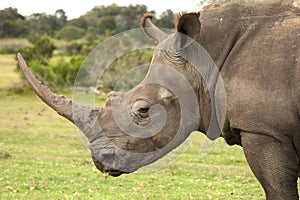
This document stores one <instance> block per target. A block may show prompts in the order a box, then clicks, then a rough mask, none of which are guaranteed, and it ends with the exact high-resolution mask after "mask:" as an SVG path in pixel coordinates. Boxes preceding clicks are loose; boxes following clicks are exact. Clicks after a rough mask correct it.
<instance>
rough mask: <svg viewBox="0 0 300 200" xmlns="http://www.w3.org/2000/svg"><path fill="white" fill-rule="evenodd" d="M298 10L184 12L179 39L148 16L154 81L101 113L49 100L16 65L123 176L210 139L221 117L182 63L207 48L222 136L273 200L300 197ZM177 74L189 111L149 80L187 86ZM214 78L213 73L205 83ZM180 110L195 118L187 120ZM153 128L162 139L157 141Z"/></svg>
mask: <svg viewBox="0 0 300 200" xmlns="http://www.w3.org/2000/svg"><path fill="white" fill-rule="evenodd" d="M299 5H300V3H299V1H292V0H274V1H271V0H257V1H241V0H230V1H227V0H226V1H225V0H219V1H215V2H214V3H212V4H211V5H209V6H207V7H205V8H204V9H202V10H201V15H200V13H188V14H183V15H182V16H181V17H180V18H179V19H178V23H177V32H175V33H173V34H166V33H165V32H164V31H162V30H161V29H159V28H158V27H156V26H155V25H154V24H153V22H152V20H151V19H152V15H149V14H147V15H145V16H144V17H143V19H142V28H143V29H144V32H145V33H146V35H148V36H149V37H151V38H152V39H154V40H155V41H156V42H157V44H158V45H157V48H156V49H155V51H154V53H153V59H152V62H151V65H150V68H149V71H148V74H147V76H146V77H145V79H144V81H142V83H140V84H139V85H138V86H136V88H134V89H133V90H130V91H129V92H124V93H120V92H113V93H111V94H110V96H109V97H108V100H107V103H106V107H103V108H95V107H91V106H87V105H80V104H76V103H74V102H72V100H71V99H68V98H65V97H63V96H59V95H57V94H55V93H53V92H52V91H51V90H49V89H48V87H46V86H45V85H43V84H41V83H40V82H39V81H38V80H37V79H36V78H35V77H34V76H33V75H32V73H31V72H30V70H29V69H28V67H27V65H26V63H25V61H24V60H23V58H22V56H21V55H20V54H19V55H18V58H19V64H20V66H21V68H22V70H23V72H24V75H25V77H26V79H27V80H28V82H29V84H30V85H31V87H32V88H33V90H34V91H35V92H36V93H37V95H38V96H39V97H40V98H41V99H42V100H43V101H44V102H45V103H46V104H48V105H49V106H50V107H51V108H53V109H54V110H55V111H57V113H58V114H60V115H62V116H64V117H65V118H67V119H68V120H70V121H71V122H73V123H74V124H75V125H76V126H77V127H79V128H80V129H81V130H82V131H83V132H84V133H85V135H86V136H87V138H88V140H89V142H90V150H91V154H92V159H93V161H94V163H95V165H96V167H97V168H98V169H99V170H100V171H102V172H108V173H109V174H110V175H112V176H119V175H121V174H122V173H131V172H133V171H135V170H137V169H138V168H140V167H142V166H145V165H148V164H150V163H153V162H154V161H156V160H158V159H159V158H161V157H163V156H164V155H166V154H167V153H168V152H170V151H171V150H172V149H174V148H176V147H177V146H178V145H180V144H181V143H182V142H183V141H184V140H185V139H186V138H187V137H188V136H189V134H190V133H191V132H192V131H195V130H198V131H201V132H203V133H207V130H208V129H209V126H210V122H211V118H212V116H214V115H213V114H214V113H213V112H215V111H214V109H212V104H213V99H212V98H211V97H212V96H211V95H210V94H209V91H208V90H207V88H208V87H209V86H208V85H207V84H206V82H205V81H204V80H207V77H203V76H202V74H201V73H199V72H198V71H197V70H195V66H194V65H193V63H190V62H189V59H186V57H189V58H191V59H192V60H203V59H206V58H205V57H203V56H201V55H200V54H198V51H195V50H194V46H195V44H198V45H201V46H202V47H203V48H204V49H205V50H206V51H207V52H208V54H209V55H210V56H211V58H212V59H213V61H214V63H215V64H216V66H217V68H218V72H219V74H220V75H221V77H222V80H223V84H224V90H225V92H226V93H225V95H226V102H225V103H226V105H225V107H226V115H225V116H223V117H224V119H223V120H222V119H221V120H217V122H222V124H219V125H220V126H219V127H220V130H219V131H220V132H221V137H223V138H224V139H225V140H226V142H227V143H228V144H229V145H234V144H237V145H240V146H242V147H243V150H244V153H245V156H246V158H247V161H248V163H249V165H250V168H251V169H252V171H253V173H254V174H255V176H256V177H257V179H258V180H259V182H260V183H261V185H262V186H263V188H264V190H265V193H266V197H267V199H272V200H273V199H298V198H299V195H298V190H297V179H298V176H299V175H300V161H299V160H300V116H299V114H300V51H299V46H300V9H299ZM200 63H201V62H200ZM200 67H201V66H200ZM208 70H210V69H208ZM173 72H174V73H173ZM176 73H179V74H181V75H182V76H183V77H184V78H185V80H186V81H187V82H188V84H189V85H190V86H191V87H192V90H193V91H194V94H196V96H195V97H187V98H186V99H184V102H185V104H189V106H187V107H186V109H182V108H183V107H182V106H183V105H182V104H181V103H180V101H181V99H179V98H178V97H177V95H176V91H175V92H174V91H173V90H170V89H169V88H166V87H164V86H163V85H162V84H156V83H155V81H153V80H155V77H165V78H164V79H163V80H156V81H157V82H159V81H160V82H161V81H162V82H164V83H165V82H167V83H168V84H169V85H175V86H176V87H179V88H180V87H183V86H184V85H185V83H177V82H176V81H177V79H176V77H174V76H173V75H172V74H176ZM211 74H212V75H213V74H215V72H213V70H212V72H211V73H207V76H210V75H211ZM209 78H210V77H208V79H209ZM149 80H151V81H149ZM212 83H214V84H212V86H211V87H212V88H213V90H211V91H213V92H218V87H217V83H218V79H215V81H212ZM176 87H175V88H176ZM181 89H182V91H184V90H185V88H181ZM194 100H196V102H197V104H195V103H194V102H195V101H194ZM114 108H116V109H114ZM162 108H163V109H162ZM118 110H119V113H117V114H119V115H120V116H121V119H122V117H126V116H127V118H129V119H125V118H124V119H123V120H124V121H125V122H126V123H127V122H128V121H129V123H130V124H135V125H134V127H133V128H132V127H126V123H123V124H122V126H123V128H124V127H125V129H126V128H128V130H130V132H135V131H136V132H137V134H136V135H134V134H133V135H132V134H127V133H126V131H124V129H123V128H120V126H119V124H118V123H117V122H116V120H115V117H114V112H118ZM183 112H188V113H189V115H188V118H187V119H186V120H185V121H182V119H181V115H182V114H183ZM122 113H127V115H122ZM162 116H163V117H162ZM215 117H217V118H218V113H215ZM221 118H222V116H221ZM162 119H164V120H163V122H162ZM157 126H160V127H159V129H157V130H158V132H157V133H156V134H152V132H151V131H152V130H154V129H155V130H156V128H157ZM215 130H216V131H218V129H215ZM139 134H142V136H141V137H139ZM143 134H144V135H143ZM147 134H148V135H147ZM216 135H217V134H216ZM216 135H209V137H211V139H215V136H216Z"/></svg>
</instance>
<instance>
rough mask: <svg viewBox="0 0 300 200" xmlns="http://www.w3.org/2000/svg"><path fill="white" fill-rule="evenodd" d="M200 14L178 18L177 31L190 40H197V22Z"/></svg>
mask: <svg viewBox="0 0 300 200" xmlns="http://www.w3.org/2000/svg"><path fill="white" fill-rule="evenodd" d="M199 16H200V13H199V12H198V13H188V14H183V15H182V16H178V18H179V19H178V22H177V31H178V32H179V33H182V34H184V35H187V36H189V37H190V38H192V39H194V40H197V38H198V37H199V35H200V29H201V24H200V21H199Z"/></svg>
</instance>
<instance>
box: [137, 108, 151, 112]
mask: <svg viewBox="0 0 300 200" xmlns="http://www.w3.org/2000/svg"><path fill="white" fill-rule="evenodd" d="M138 111H139V112H140V113H147V112H149V107H146V108H140V109H139V110H138Z"/></svg>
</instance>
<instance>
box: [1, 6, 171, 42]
mask: <svg viewBox="0 0 300 200" xmlns="http://www.w3.org/2000/svg"><path fill="white" fill-rule="evenodd" d="M147 12H149V10H148V9H147V7H146V6H145V5H129V6H118V5H116V4H112V5H109V6H97V7H94V8H93V9H92V10H90V11H89V12H87V13H86V14H84V15H82V16H80V17H79V18H76V19H72V20H68V17H67V16H66V13H65V12H64V10H63V9H59V10H57V11H56V12H55V13H54V14H52V15H51V14H45V13H34V14H31V15H29V16H23V15H21V14H20V13H18V10H17V9H16V8H11V7H9V8H5V9H3V10H0V38H24V37H29V36H30V35H39V36H42V35H48V36H50V37H53V38H56V39H63V40H67V41H72V40H76V39H79V38H83V37H90V36H91V35H93V36H99V35H112V34H116V33H119V32H122V31H125V30H129V29H132V28H138V27H139V23H140V18H141V16H143V14H144V13H147ZM151 12H152V13H155V12H154V11H151ZM156 23H157V24H158V25H160V26H161V27H164V28H171V29H172V28H174V13H173V12H172V11H171V10H166V11H165V12H164V13H162V14H161V15H160V16H159V17H158V19H157V22H156Z"/></svg>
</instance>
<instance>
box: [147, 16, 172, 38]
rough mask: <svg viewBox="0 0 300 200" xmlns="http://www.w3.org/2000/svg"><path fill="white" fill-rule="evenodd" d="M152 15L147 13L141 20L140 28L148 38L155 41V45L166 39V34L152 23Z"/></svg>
mask: <svg viewBox="0 0 300 200" xmlns="http://www.w3.org/2000/svg"><path fill="white" fill-rule="evenodd" d="M152 18H153V14H151V13H147V14H145V15H144V17H143V18H142V20H141V27H142V29H143V30H144V32H145V33H146V35H148V36H149V37H150V38H152V39H153V40H155V41H156V42H157V43H159V42H161V41H162V40H164V39H165V38H167V37H168V34H166V33H165V32H163V31H162V30H161V29H159V28H158V27H157V26H155V25H154V24H153V22H152Z"/></svg>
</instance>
